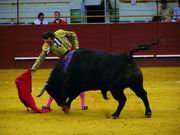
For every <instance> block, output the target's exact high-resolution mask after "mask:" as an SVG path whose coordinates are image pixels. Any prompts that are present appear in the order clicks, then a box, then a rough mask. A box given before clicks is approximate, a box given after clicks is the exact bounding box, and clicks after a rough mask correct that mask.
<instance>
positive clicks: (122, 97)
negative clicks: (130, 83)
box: [111, 90, 126, 119]
mask: <svg viewBox="0 0 180 135" xmlns="http://www.w3.org/2000/svg"><path fill="white" fill-rule="evenodd" d="M111 93H112V96H113V97H114V98H115V99H116V100H117V101H118V103H119V105H118V107H117V109H116V111H115V112H114V113H113V114H112V117H113V118H114V119H116V118H119V115H120V113H121V111H122V109H123V107H124V105H125V103H126V96H125V95H124V93H123V90H111Z"/></svg>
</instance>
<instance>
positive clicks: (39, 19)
mask: <svg viewBox="0 0 180 135" xmlns="http://www.w3.org/2000/svg"><path fill="white" fill-rule="evenodd" d="M34 24H35V25H46V24H48V21H46V20H45V19H44V13H42V12H40V13H39V14H38V16H37V19H36V20H35V21H34Z"/></svg>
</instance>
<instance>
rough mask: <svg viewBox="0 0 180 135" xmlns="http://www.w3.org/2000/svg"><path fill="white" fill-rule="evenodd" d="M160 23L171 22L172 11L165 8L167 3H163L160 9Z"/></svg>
mask: <svg viewBox="0 0 180 135" xmlns="http://www.w3.org/2000/svg"><path fill="white" fill-rule="evenodd" d="M160 15H161V22H171V21H172V19H173V11H172V9H171V8H168V7H167V2H166V1H163V2H162V3H161V8H160Z"/></svg>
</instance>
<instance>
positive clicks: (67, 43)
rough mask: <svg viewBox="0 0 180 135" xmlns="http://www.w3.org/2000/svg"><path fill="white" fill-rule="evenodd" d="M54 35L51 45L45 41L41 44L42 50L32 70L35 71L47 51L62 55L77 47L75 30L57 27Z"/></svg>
mask: <svg viewBox="0 0 180 135" xmlns="http://www.w3.org/2000/svg"><path fill="white" fill-rule="evenodd" d="M54 35H55V39H54V43H53V44H52V45H49V44H47V43H44V44H43V45H42V52H41V53H40V55H39V57H38V58H37V60H36V61H35V63H34V64H33V66H32V71H34V72H35V71H36V70H37V69H38V68H39V67H40V65H41V64H42V63H43V62H44V60H45V58H46V56H47V55H48V54H49V53H52V54H54V55H56V56H59V57H62V56H64V54H65V53H67V51H69V50H71V49H78V48H79V42H78V38H77V35H76V33H75V32H72V31H65V30H62V29H59V30H57V31H55V32H54Z"/></svg>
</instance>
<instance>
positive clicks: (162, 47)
mask: <svg viewBox="0 0 180 135" xmlns="http://www.w3.org/2000/svg"><path fill="white" fill-rule="evenodd" d="M59 28H63V29H67V30H73V31H75V32H76V33H77V35H78V37H79V41H80V46H81V47H82V48H91V49H97V50H102V51H109V52H124V51H128V50H131V49H133V48H135V47H136V46H137V45H138V44H142V43H144V42H151V41H153V40H155V39H157V38H159V39H160V43H159V44H158V45H157V46H154V47H153V48H152V49H151V50H149V51H145V52H140V53H137V54H135V56H134V57H135V60H136V61H137V63H139V64H140V65H141V66H180V46H179V43H180V38H179V37H180V31H179V28H180V23H123V24H121V23H119V24H76V25H67V26H61V27H59V26H50V25H46V26H33V25H24V26H20V25H12V26H0V31H1V33H0V41H1V53H0V61H1V62H0V68H1V69H10V68H27V67H31V66H32V64H33V63H34V61H35V59H36V57H37V56H38V55H39V53H40V52H41V46H42V43H43V41H42V33H43V32H45V31H55V30H57V29H59ZM57 61H58V60H57V57H54V56H50V57H48V58H47V60H46V62H44V63H43V65H42V66H41V67H42V68H50V67H53V66H54V64H55V63H57Z"/></svg>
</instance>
